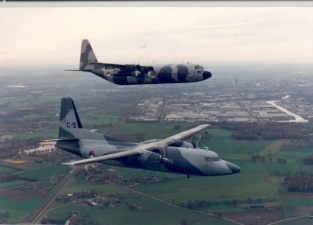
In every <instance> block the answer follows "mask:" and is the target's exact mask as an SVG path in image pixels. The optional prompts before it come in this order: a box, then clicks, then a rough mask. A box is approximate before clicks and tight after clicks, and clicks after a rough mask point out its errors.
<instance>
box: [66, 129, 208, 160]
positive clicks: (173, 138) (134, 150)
mask: <svg viewBox="0 0 313 225" xmlns="http://www.w3.org/2000/svg"><path fill="white" fill-rule="evenodd" d="M209 126H210V124H203V125H200V126H197V127H194V128H192V129H190V130H186V131H183V132H181V133H179V134H175V135H173V136H170V137H168V138H165V139H163V140H160V141H156V142H152V143H148V144H142V145H139V146H136V147H134V148H131V149H129V150H125V151H121V152H117V153H112V154H108V155H103V156H98V157H94V158H89V159H83V160H78V161H74V162H68V163H63V165H69V166H75V165H80V164H86V163H93V162H100V161H105V160H110V159H113V160H114V159H119V158H123V157H127V156H135V155H140V154H142V153H144V152H145V151H154V150H155V149H156V148H157V147H158V146H160V145H162V144H163V145H170V144H172V143H174V142H175V141H177V140H184V139H186V138H188V137H191V136H192V135H194V134H196V133H198V132H200V131H202V130H204V129H206V128H208V127H209Z"/></svg>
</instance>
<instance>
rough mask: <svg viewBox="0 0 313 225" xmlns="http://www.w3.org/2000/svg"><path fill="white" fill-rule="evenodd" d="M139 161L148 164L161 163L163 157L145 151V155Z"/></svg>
mask: <svg viewBox="0 0 313 225" xmlns="http://www.w3.org/2000/svg"><path fill="white" fill-rule="evenodd" d="M139 160H140V161H144V162H148V163H161V162H162V155H160V154H158V153H155V152H149V151H144V153H142V154H141V155H140V157H139Z"/></svg>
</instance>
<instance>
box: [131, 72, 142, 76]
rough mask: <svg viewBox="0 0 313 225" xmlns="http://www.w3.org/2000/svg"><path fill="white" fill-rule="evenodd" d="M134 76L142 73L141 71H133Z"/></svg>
mask: <svg viewBox="0 0 313 225" xmlns="http://www.w3.org/2000/svg"><path fill="white" fill-rule="evenodd" d="M131 74H132V75H133V76H136V77H138V76H139V75H140V74H141V72H140V71H138V70H135V71H134V72H132V73H131Z"/></svg>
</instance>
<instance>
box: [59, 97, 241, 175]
mask: <svg viewBox="0 0 313 225" xmlns="http://www.w3.org/2000/svg"><path fill="white" fill-rule="evenodd" d="M207 127H209V124H204V125H200V126H197V127H195V128H192V129H190V130H187V131H184V132H181V133H179V134H176V135H173V136H171V137H168V138H165V139H153V140H147V141H144V142H140V143H130V142H124V141H121V140H117V139H114V138H111V137H108V136H105V135H102V134H99V133H96V132H93V131H89V130H86V129H83V126H82V123H81V121H80V119H79V116H78V113H77V111H76V107H75V104H74V101H73V100H72V99H71V98H69V97H67V98H62V100H61V112H60V125H59V138H58V139H55V140H54V141H56V144H55V146H56V147H58V148H60V149H63V150H65V151H68V152H70V153H73V154H75V155H78V156H81V157H83V158H86V159H82V160H78V161H73V162H68V163H63V164H65V165H72V166H74V165H80V164H86V163H94V162H99V163H104V164H107V165H111V166H120V167H130V168H139V169H147V170H154V171H161V172H170V173H179V174H186V175H187V176H188V177H189V175H199V176H219V175H229V174H235V173H238V172H240V168H239V167H238V166H236V165H234V164H232V163H230V162H227V161H225V160H222V159H221V158H220V157H219V156H218V154H216V153H215V152H213V151H210V150H204V149H199V148H195V146H194V144H192V143H190V142H186V141H183V140H184V139H186V138H189V137H191V136H192V135H194V134H196V133H198V132H200V131H202V130H204V129H206V128H207Z"/></svg>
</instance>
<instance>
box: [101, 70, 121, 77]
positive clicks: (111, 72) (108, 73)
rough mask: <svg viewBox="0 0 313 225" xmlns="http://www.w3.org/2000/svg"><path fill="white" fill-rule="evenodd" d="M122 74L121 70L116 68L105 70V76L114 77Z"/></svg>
mask: <svg viewBox="0 0 313 225" xmlns="http://www.w3.org/2000/svg"><path fill="white" fill-rule="evenodd" d="M118 72H120V69H117V68H114V69H103V74H104V75H109V76H110V75H114V74H116V73H118Z"/></svg>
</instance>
